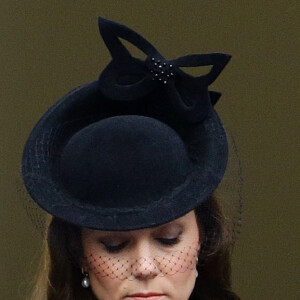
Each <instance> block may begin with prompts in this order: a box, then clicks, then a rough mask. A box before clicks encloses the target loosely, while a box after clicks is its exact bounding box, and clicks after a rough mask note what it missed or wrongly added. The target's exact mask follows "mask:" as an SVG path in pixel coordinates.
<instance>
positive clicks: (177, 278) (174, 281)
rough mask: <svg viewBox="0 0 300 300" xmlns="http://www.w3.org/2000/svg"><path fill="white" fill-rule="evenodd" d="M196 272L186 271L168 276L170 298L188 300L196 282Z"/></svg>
mask: <svg viewBox="0 0 300 300" xmlns="http://www.w3.org/2000/svg"><path fill="white" fill-rule="evenodd" d="M195 272H196V271H195V270H190V269H188V270H186V271H185V272H184V273H177V274H175V275H173V276H168V277H167V278H166V280H167V281H168V282H167V283H169V284H170V288H169V290H170V296H171V299H172V300H188V299H189V297H190V295H191V293H192V291H193V289H194V286H195V282H196V276H195Z"/></svg>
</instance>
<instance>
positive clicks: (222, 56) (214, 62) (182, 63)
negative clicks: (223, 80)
mask: <svg viewBox="0 0 300 300" xmlns="http://www.w3.org/2000/svg"><path fill="white" fill-rule="evenodd" d="M230 59H231V55H229V54H226V53H208V54H191V55H187V56H183V57H180V58H178V59H175V60H173V63H174V64H176V65H177V66H178V67H200V66H212V68H211V70H210V72H209V73H207V74H204V75H201V76H199V77H194V79H196V80H197V81H199V84H200V85H205V86H209V85H210V84H211V83H213V82H214V81H215V80H216V78H217V77H218V76H219V74H220V73H221V72H222V70H223V69H224V68H225V66H226V65H227V64H228V62H229V60H230ZM182 72H183V71H182ZM183 73H184V72H183ZM185 74H186V73H185ZM186 75H187V74H186Z"/></svg>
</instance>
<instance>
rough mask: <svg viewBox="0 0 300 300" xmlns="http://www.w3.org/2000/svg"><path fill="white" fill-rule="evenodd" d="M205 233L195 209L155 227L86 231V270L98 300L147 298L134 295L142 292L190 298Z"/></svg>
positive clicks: (173, 299) (180, 299) (176, 299)
mask: <svg viewBox="0 0 300 300" xmlns="http://www.w3.org/2000/svg"><path fill="white" fill-rule="evenodd" d="M202 236H203V234H202V230H201V229H200V228H199V227H198V225H197V221H196V216H195V212H194V211H191V212H189V213H188V214H186V215H184V216H182V217H180V218H178V219H175V220H174V221H172V222H169V223H166V224H163V225H160V226H157V227H153V228H145V229H140V230H134V231H101V230H90V229H82V245H83V251H84V255H85V256H86V257H87V259H86V260H85V262H84V270H85V272H87V273H88V274H89V278H90V282H91V288H92V291H93V293H94V294H95V296H96V298H97V299H98V300H124V299H125V300H133V299H143V298H133V297H129V295H131V294H135V293H142V292H143V293H149V292H156V293H161V294H164V296H162V297H160V298H157V299H159V300H188V298H189V297H190V295H191V293H192V291H193V288H194V286H195V280H196V276H195V275H196V268H195V266H196V262H197V254H198V251H199V249H200V247H201V240H202ZM176 238H178V239H176ZM161 239H163V240H161ZM166 239H169V240H170V239H173V242H172V243H173V244H171V245H170V244H166ZM109 247H114V248H109ZM111 251H113V252H111ZM145 299H147V298H145ZM148 299H149V298H148ZM153 299H154V298H153ZM155 300H156V298H155Z"/></svg>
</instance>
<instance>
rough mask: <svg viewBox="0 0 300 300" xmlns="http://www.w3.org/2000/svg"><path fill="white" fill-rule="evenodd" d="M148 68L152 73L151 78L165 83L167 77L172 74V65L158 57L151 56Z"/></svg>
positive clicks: (170, 76)
mask: <svg viewBox="0 0 300 300" xmlns="http://www.w3.org/2000/svg"><path fill="white" fill-rule="evenodd" d="M149 70H150V72H151V73H152V75H153V77H152V80H158V81H161V82H163V83H164V84H166V83H167V82H168V79H170V78H172V77H173V76H174V71H173V65H172V64H169V63H168V62H166V61H161V60H160V59H155V58H154V57H152V58H151V62H150V64H149Z"/></svg>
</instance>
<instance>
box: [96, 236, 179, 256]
mask: <svg viewBox="0 0 300 300" xmlns="http://www.w3.org/2000/svg"><path fill="white" fill-rule="evenodd" d="M157 240H158V241H159V242H160V243H161V244H163V245H164V246H166V247H170V246H173V245H176V244H178V243H179V242H180V239H179V237H176V238H173V239H163V238H161V239H157ZM101 243H102V244H103V245H104V247H105V249H106V251H107V252H109V253H114V252H118V251H120V250H122V249H123V248H124V247H125V246H126V245H127V242H124V243H122V244H119V245H117V246H108V245H106V244H105V243H103V242H101Z"/></svg>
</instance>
